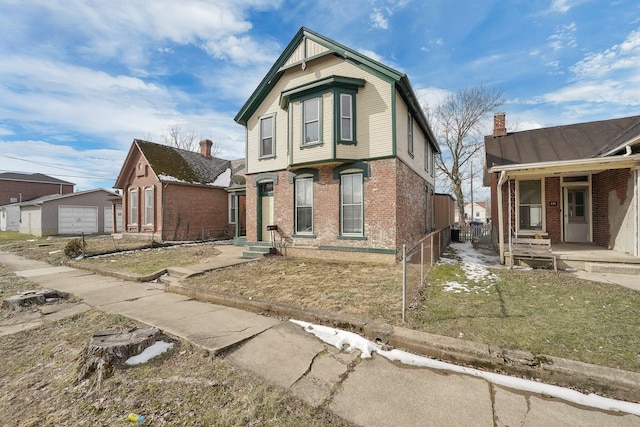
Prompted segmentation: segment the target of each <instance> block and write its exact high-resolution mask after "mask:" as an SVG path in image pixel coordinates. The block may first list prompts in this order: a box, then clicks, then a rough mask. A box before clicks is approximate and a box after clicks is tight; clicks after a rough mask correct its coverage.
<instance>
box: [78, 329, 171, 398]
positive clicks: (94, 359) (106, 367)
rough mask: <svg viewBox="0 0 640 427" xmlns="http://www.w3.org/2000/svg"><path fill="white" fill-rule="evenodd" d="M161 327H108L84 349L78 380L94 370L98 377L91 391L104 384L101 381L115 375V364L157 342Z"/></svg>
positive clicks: (95, 336) (96, 335)
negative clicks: (118, 328) (112, 328)
mask: <svg viewBox="0 0 640 427" xmlns="http://www.w3.org/2000/svg"><path fill="white" fill-rule="evenodd" d="M159 335H160V330H159V329H158V328H155V327H151V328H137V327H132V328H128V329H125V330H106V331H101V332H97V333H95V334H93V335H92V336H91V340H90V341H89V344H87V346H86V347H85V349H84V351H83V352H82V354H81V356H80V358H81V365H80V369H79V371H78V376H77V379H76V381H77V383H80V382H81V381H84V380H85V379H86V378H88V377H90V376H91V375H92V374H93V373H94V372H95V374H96V380H95V382H94V383H93V385H92V387H91V390H92V389H94V388H96V389H99V388H100V387H102V382H103V381H104V380H105V379H107V378H109V377H110V376H111V375H112V374H113V369H114V366H115V365H116V364H118V363H122V362H124V361H125V360H127V359H128V358H130V357H131V356H136V355H138V354H140V353H142V351H144V349H145V348H147V347H149V346H150V345H151V344H153V343H155V342H156V339H157V337H158V336H159Z"/></svg>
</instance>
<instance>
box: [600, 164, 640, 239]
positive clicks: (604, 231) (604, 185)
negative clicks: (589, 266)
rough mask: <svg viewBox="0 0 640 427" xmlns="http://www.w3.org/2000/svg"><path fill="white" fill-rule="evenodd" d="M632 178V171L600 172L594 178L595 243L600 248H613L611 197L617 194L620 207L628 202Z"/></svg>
mask: <svg viewBox="0 0 640 427" xmlns="http://www.w3.org/2000/svg"><path fill="white" fill-rule="evenodd" d="M631 178H632V176H631V170H630V169H615V170H606V171H604V172H600V173H598V174H596V175H593V177H592V185H593V192H592V195H593V242H594V243H595V244H597V245H599V246H605V247H613V242H612V241H611V239H612V237H611V232H610V222H609V216H610V215H611V214H612V212H609V195H610V194H611V193H613V192H615V195H616V198H617V200H618V201H619V202H620V206H622V205H624V204H625V203H626V202H627V186H628V184H629V180H630V179H631Z"/></svg>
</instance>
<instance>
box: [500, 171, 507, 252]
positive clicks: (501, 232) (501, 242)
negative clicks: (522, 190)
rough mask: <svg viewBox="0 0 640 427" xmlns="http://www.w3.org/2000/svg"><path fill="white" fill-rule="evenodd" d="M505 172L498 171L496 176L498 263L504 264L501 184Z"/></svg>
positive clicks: (505, 174)
mask: <svg viewBox="0 0 640 427" xmlns="http://www.w3.org/2000/svg"><path fill="white" fill-rule="evenodd" d="M506 177H507V173H506V172H505V171H502V172H500V178H498V239H499V244H500V263H501V264H504V213H503V212H502V206H503V202H502V186H503V185H504V182H505V178H506Z"/></svg>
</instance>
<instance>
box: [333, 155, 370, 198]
mask: <svg viewBox="0 0 640 427" xmlns="http://www.w3.org/2000/svg"><path fill="white" fill-rule="evenodd" d="M348 169H358V170H359V171H360V172H359V173H362V177H363V178H369V176H371V169H370V167H369V163H365V162H354V163H345V164H342V165H340V166H336V167H335V168H333V179H340V175H341V174H342V173H343V172H344V171H346V170H348ZM363 190H364V188H363ZM363 196H364V195H363Z"/></svg>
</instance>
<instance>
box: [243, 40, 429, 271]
mask: <svg viewBox="0 0 640 427" xmlns="http://www.w3.org/2000/svg"><path fill="white" fill-rule="evenodd" d="M235 120H236V122H238V123H240V124H242V125H243V126H245V127H246V161H247V163H246V168H247V174H246V201H247V236H246V237H247V241H248V243H249V244H251V243H259V242H270V240H271V235H272V233H271V230H269V229H268V228H269V227H268V226H277V227H278V230H277V235H276V236H277V242H276V243H281V244H284V245H285V247H286V251H287V253H288V254H304V255H313V256H321V257H329V256H344V255H345V252H352V253H357V255H353V256H356V257H358V258H362V256H363V255H364V254H366V253H368V254H371V257H376V258H385V259H387V260H395V259H397V257H399V256H400V254H401V250H402V246H403V244H407V246H408V247H411V246H412V245H414V244H416V243H417V242H419V241H420V239H422V238H423V237H424V236H425V235H426V234H427V233H428V232H430V231H431V230H433V229H434V221H435V219H434V214H433V210H434V209H433V207H434V201H433V198H434V155H435V154H436V153H438V152H439V147H438V144H437V142H436V140H435V138H434V136H433V133H432V131H431V129H430V128H429V125H428V123H427V119H426V117H425V115H424V113H423V111H422V108H421V105H420V103H419V101H418V99H417V98H416V96H415V94H414V92H413V89H412V88H411V85H410V83H409V79H408V78H407V76H406V75H404V74H402V73H400V72H398V71H396V70H393V69H391V68H389V67H387V66H386V65H383V64H381V63H379V62H376V61H374V60H372V59H371V58H368V57H366V56H364V55H362V54H361V53H358V52H356V51H354V50H352V49H349V48H348V47H345V46H343V45H341V44H338V43H336V42H335V41H332V40H329V39H328V38H326V37H323V36H321V35H319V34H316V33H314V32H312V31H310V30H308V29H306V28H301V29H300V30H299V31H298V33H297V34H296V35H295V37H294V38H293V39H292V41H291V42H290V43H289V45H288V46H287V47H286V48H285V50H284V51H283V53H282V54H281V55H280V57H279V58H278V59H277V61H276V62H275V64H274V65H273V66H272V68H271V69H270V70H269V72H268V73H267V75H266V76H265V77H264V79H263V80H262V82H261V83H260V85H259V86H258V87H257V88H256V90H255V91H254V92H253V94H252V95H251V96H250V98H249V99H248V100H247V102H246V103H245V104H244V106H243V107H242V109H241V110H240V111H239V112H238V114H237V115H236V117H235ZM271 228H273V227H271Z"/></svg>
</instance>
